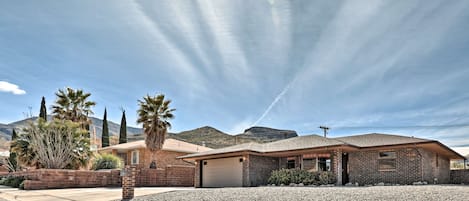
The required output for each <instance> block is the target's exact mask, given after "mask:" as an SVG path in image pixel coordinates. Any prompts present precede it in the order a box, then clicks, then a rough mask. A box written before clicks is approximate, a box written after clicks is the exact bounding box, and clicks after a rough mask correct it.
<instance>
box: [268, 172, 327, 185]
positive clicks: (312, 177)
mask: <svg viewBox="0 0 469 201" xmlns="http://www.w3.org/2000/svg"><path fill="white" fill-rule="evenodd" d="M335 182H336V178H335V175H334V174H333V173H332V172H308V171H306V170H300V169H280V170H274V171H272V173H271V176H270V177H269V179H268V183H269V184H275V185H281V184H284V185H289V184H290V183H295V184H299V183H303V184H304V185H310V184H314V185H322V184H334V183H335Z"/></svg>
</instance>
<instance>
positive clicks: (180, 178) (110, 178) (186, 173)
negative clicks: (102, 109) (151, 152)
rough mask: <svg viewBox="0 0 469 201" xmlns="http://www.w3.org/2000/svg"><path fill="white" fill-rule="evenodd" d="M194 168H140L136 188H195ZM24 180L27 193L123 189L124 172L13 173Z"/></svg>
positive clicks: (43, 170)
mask: <svg viewBox="0 0 469 201" xmlns="http://www.w3.org/2000/svg"><path fill="white" fill-rule="evenodd" d="M194 171H195V170H194V167H192V166H168V167H166V168H164V169H148V168H137V170H136V186H194ZM9 175H13V176H24V177H25V178H26V181H25V183H24V184H25V185H24V187H25V189H26V190H33V189H54V188H87V187H111V186H121V182H122V181H121V177H120V170H100V171H84V170H55V169H38V170H30V171H23V172H15V173H10V174H9Z"/></svg>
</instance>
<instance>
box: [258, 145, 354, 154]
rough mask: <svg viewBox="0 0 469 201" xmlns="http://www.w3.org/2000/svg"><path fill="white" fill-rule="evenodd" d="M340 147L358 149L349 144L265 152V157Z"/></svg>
mask: <svg viewBox="0 0 469 201" xmlns="http://www.w3.org/2000/svg"><path fill="white" fill-rule="evenodd" d="M338 147H352V148H358V147H356V146H351V145H348V144H345V145H344V144H340V145H332V146H322V147H313V148H303V149H290V150H283V151H270V152H264V153H263V155H269V154H282V153H288V152H301V151H307V150H320V149H329V148H330V149H334V148H338Z"/></svg>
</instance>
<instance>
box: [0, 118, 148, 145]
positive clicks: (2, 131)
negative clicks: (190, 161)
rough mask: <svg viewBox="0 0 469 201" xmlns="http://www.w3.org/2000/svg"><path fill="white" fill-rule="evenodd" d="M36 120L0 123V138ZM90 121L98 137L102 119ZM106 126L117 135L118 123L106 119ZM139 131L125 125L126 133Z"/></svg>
mask: <svg viewBox="0 0 469 201" xmlns="http://www.w3.org/2000/svg"><path fill="white" fill-rule="evenodd" d="M49 119H50V117H49ZM36 120H37V117H32V118H27V119H23V120H20V121H16V122H13V123H10V124H0V138H4V139H6V140H10V139H11V132H12V129H13V128H15V129H21V128H23V127H25V126H27V125H28V122H31V121H33V122H34V121H36ZM91 122H92V126H91V129H92V130H96V136H97V137H98V138H100V137H101V133H102V126H103V120H101V119H98V118H95V117H91ZM108 127H109V134H110V135H115V136H118V135H119V130H120V124H116V123H114V122H112V121H108ZM139 133H142V129H141V128H134V127H130V126H127V135H134V134H139Z"/></svg>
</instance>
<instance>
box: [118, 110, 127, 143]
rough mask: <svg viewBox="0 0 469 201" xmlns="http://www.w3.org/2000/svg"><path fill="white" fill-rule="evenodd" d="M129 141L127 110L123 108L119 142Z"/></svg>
mask: <svg viewBox="0 0 469 201" xmlns="http://www.w3.org/2000/svg"><path fill="white" fill-rule="evenodd" d="M122 143H127V120H126V119H125V110H122V119H121V128H120V131H119V144H122Z"/></svg>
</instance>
